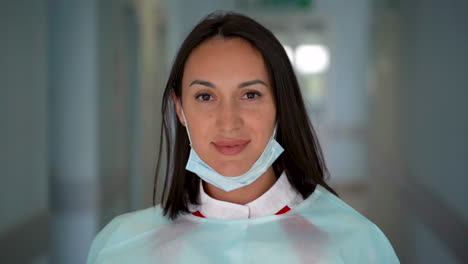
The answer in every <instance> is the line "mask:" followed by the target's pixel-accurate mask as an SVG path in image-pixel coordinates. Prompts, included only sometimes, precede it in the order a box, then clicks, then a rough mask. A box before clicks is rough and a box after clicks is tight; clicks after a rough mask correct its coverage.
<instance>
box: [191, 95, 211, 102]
mask: <svg viewBox="0 0 468 264" xmlns="http://www.w3.org/2000/svg"><path fill="white" fill-rule="evenodd" d="M195 98H197V100H200V101H204V102H207V101H210V100H211V99H212V96H211V95H209V94H207V93H203V94H199V95H197V96H195Z"/></svg>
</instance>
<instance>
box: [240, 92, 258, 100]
mask: <svg viewBox="0 0 468 264" xmlns="http://www.w3.org/2000/svg"><path fill="white" fill-rule="evenodd" d="M260 96H261V94H260V93H259V92H254V91H251V92H247V93H245V94H244V98H245V99H248V100H253V99H255V98H257V97H260Z"/></svg>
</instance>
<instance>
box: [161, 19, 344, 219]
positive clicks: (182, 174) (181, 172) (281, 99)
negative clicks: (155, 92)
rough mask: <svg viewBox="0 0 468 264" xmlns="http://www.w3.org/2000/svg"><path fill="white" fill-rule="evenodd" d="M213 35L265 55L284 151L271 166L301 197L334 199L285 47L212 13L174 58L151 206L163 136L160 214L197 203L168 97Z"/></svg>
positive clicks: (195, 182) (181, 131)
mask: <svg viewBox="0 0 468 264" xmlns="http://www.w3.org/2000/svg"><path fill="white" fill-rule="evenodd" d="M215 36H219V37H224V38H234V37H240V38H243V39H245V40H247V41H249V42H250V43H251V44H252V45H253V46H254V47H255V48H257V49H258V50H259V51H260V53H261V54H262V56H263V60H264V61H265V65H266V68H267V71H268V74H269V77H270V79H271V82H272V86H273V90H274V95H275V100H276V107H277V122H278V126H277V135H276V140H277V141H278V142H279V143H280V144H281V145H282V146H283V148H284V149H285V150H284V152H283V153H282V154H281V156H280V157H279V158H278V159H277V160H276V161H275V163H274V164H273V169H274V171H275V173H276V175H279V174H280V173H281V171H282V170H284V171H285V173H286V175H287V178H288V180H289V182H290V183H291V185H292V186H293V188H294V189H295V190H296V191H297V192H298V193H300V194H301V195H302V197H303V198H304V199H306V198H307V197H309V195H310V194H311V193H312V192H313V191H314V190H315V187H316V186H317V184H320V185H322V186H323V187H325V188H326V189H328V190H329V191H330V192H332V193H334V194H335V195H336V192H335V191H334V190H333V189H332V188H331V187H330V186H328V185H327V183H326V182H325V181H326V179H327V178H328V171H327V168H326V166H325V163H324V159H323V154H322V151H321V149H320V146H319V143H318V141H317V136H316V133H315V131H314V129H313V127H312V124H311V122H310V120H309V118H308V116H307V113H306V110H305V107H304V101H303V98H302V95H301V92H300V89H299V84H298V82H297V79H296V76H295V74H294V71H293V68H292V66H291V63H290V61H289V58H288V56H287V55H286V52H285V50H284V48H283V46H282V45H281V44H280V42H279V41H278V40H277V39H276V38H275V36H274V35H273V34H272V33H271V32H270V31H269V30H268V29H266V28H265V27H263V26H262V25H260V24H259V23H257V22H256V21H254V20H253V19H251V18H249V17H246V16H244V15H241V14H237V13H232V12H229V13H212V14H210V15H208V16H207V17H206V18H204V19H203V20H202V21H201V22H200V23H199V24H198V25H196V26H195V28H194V29H193V30H192V31H191V32H190V33H189V35H188V36H187V38H186V39H185V40H184V42H183V43H182V45H181V47H180V49H179V51H178V53H177V56H176V58H175V61H174V64H173V66H172V69H171V72H170V75H169V79H168V81H167V84H166V88H165V91H164V95H163V102H162V115H163V120H162V126H161V136H160V147H159V157H158V161H157V167H156V174H155V179H154V186H153V203H154V204H156V196H155V195H156V189H157V182H158V172H159V168H160V165H161V154H162V145H163V140H164V138H165V139H166V141H165V143H166V144H165V146H166V156H167V161H166V172H165V181H164V188H163V194H162V208H163V213H164V215H165V216H168V217H169V218H170V219H176V218H177V217H178V216H179V215H180V214H181V213H185V212H189V209H188V206H189V204H198V203H199V201H198V196H199V188H200V178H199V177H198V176H197V175H195V174H194V173H192V172H190V171H187V170H185V165H186V163H187V160H188V157H189V153H190V146H189V140H188V136H187V132H186V130H185V127H183V126H182V124H181V123H180V122H178V120H177V116H176V114H175V104H174V102H173V97H172V94H173V93H175V95H176V96H177V97H178V98H180V97H181V93H182V77H183V74H184V67H185V63H186V61H187V58H188V57H189V55H190V53H191V52H192V50H193V49H194V48H195V47H197V46H198V45H200V44H201V43H203V42H204V41H206V40H208V39H210V38H213V37H215ZM163 130H164V133H163ZM163 135H164V138H163Z"/></svg>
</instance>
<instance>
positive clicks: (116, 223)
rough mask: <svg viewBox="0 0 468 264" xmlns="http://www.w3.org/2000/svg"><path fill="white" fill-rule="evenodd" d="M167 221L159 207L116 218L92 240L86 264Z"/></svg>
mask: <svg viewBox="0 0 468 264" xmlns="http://www.w3.org/2000/svg"><path fill="white" fill-rule="evenodd" d="M169 221H170V220H168V219H166V218H165V217H164V216H163V215H162V209H161V207H160V206H159V205H158V206H154V207H150V208H147V209H143V210H139V211H135V212H130V213H126V214H122V215H119V216H116V217H115V218H114V219H112V221H110V222H109V223H108V224H107V225H106V226H105V227H104V228H103V229H102V230H101V231H100V232H99V233H98V234H97V235H96V237H95V238H94V241H93V243H92V245H91V249H90V251H89V254H88V262H87V263H94V262H95V260H96V258H97V256H98V255H99V253H100V252H101V251H103V250H106V249H109V248H113V247H115V246H118V245H120V244H122V243H125V242H126V241H129V240H131V239H133V238H135V237H138V236H140V235H142V234H145V233H147V232H151V231H153V230H155V229H158V228H159V227H161V226H162V225H165V224H168V223H169Z"/></svg>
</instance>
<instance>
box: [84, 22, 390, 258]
mask: <svg viewBox="0 0 468 264" xmlns="http://www.w3.org/2000/svg"><path fill="white" fill-rule="evenodd" d="M162 111H163V116H164V120H163V127H164V129H165V131H164V132H165V136H166V139H167V144H166V146H167V149H166V151H167V156H168V161H167V164H166V165H167V170H166V184H165V188H164V192H163V203H162V205H158V206H154V207H151V208H149V209H146V210H142V211H137V212H133V213H129V214H125V215H121V216H119V217H117V218H115V219H114V220H113V221H112V222H111V223H109V224H108V225H107V226H106V227H105V228H104V229H103V230H102V231H101V232H100V233H99V234H98V236H97V237H96V239H95V241H94V243H93V246H92V249H91V251H90V254H89V257H88V263H259V262H265V263H398V259H397V257H396V255H395V253H394V251H393V249H392V246H391V245H390V243H389V242H388V240H387V239H386V237H385V235H384V234H383V233H382V232H381V231H380V230H379V229H378V228H377V227H376V226H375V225H374V224H372V223H371V222H370V221H369V220H367V219H366V218H365V217H363V216H362V215H360V214H359V213H357V212H356V211H354V210H353V209H352V208H351V207H349V206H347V205H346V204H345V203H344V202H343V201H341V200H340V199H339V198H338V197H337V196H336V193H335V192H334V191H333V189H332V188H330V187H329V186H328V185H327V184H326V182H325V175H326V168H325V165H324V162H323V157H322V153H321V150H320V147H319V144H318V142H317V139H316V135H315V133H314V130H313V128H312V125H311V124H310V122H309V119H308V118H307V114H306V111H305V107H304V103H303V100H302V96H301V93H300V90H299V86H298V83H297V80H296V77H295V75H294V72H293V69H292V67H291V64H290V62H289V59H288V57H287V55H286V53H285V51H284V49H283V47H282V46H281V44H280V43H279V42H278V40H277V39H276V38H275V37H274V36H273V34H272V33H271V32H270V31H268V30H267V29H265V28H264V27H262V26H261V25H259V24H258V23H257V22H255V21H253V20H252V19H250V18H247V17H245V16H242V15H239V14H234V13H228V14H212V15H210V16H208V17H207V18H205V19H204V20H203V21H201V22H200V23H199V24H198V25H197V26H196V27H195V28H194V29H193V30H192V32H191V33H190V34H189V35H188V37H187V38H186V40H185V41H184V42H183V44H182V46H181V48H180V50H179V52H178V54H177V57H176V60H175V62H174V65H173V68H172V71H171V74H170V76H169V80H168V82H167V85H166V90H165V93H164V98H163V109H162ZM160 156H161V155H160ZM158 166H159V161H158ZM155 182H156V181H155ZM153 198H154V197H153Z"/></svg>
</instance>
